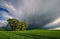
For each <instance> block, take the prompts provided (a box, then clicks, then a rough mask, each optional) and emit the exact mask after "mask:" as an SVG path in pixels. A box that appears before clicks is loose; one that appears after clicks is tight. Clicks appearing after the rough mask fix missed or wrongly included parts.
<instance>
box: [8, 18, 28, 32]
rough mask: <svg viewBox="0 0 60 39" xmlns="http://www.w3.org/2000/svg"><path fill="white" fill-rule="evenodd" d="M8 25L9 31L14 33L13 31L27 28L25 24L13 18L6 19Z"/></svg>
mask: <svg viewBox="0 0 60 39" xmlns="http://www.w3.org/2000/svg"><path fill="white" fill-rule="evenodd" d="M7 21H8V24H9V25H10V26H11V30H13V31H15V30H25V29H27V28H28V25H27V23H25V22H22V21H19V20H17V19H15V18H13V19H8V20H7Z"/></svg>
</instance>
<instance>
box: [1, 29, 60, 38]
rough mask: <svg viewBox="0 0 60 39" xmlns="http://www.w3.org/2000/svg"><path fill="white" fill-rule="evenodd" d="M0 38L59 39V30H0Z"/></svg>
mask: <svg viewBox="0 0 60 39" xmlns="http://www.w3.org/2000/svg"><path fill="white" fill-rule="evenodd" d="M0 39H60V31H59V30H24V31H0Z"/></svg>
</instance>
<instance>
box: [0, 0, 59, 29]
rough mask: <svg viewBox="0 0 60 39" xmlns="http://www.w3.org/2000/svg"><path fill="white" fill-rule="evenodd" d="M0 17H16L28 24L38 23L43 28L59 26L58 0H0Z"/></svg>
mask: <svg viewBox="0 0 60 39" xmlns="http://www.w3.org/2000/svg"><path fill="white" fill-rule="evenodd" d="M0 5H1V7H3V8H5V9H6V10H8V11H9V13H7V12H6V11H1V9H0V12H1V15H0V19H2V20H3V18H4V19H8V18H13V17H15V18H18V19H19V20H22V21H25V22H27V23H29V24H38V25H41V26H44V28H49V29H50V28H54V29H57V28H59V27H60V26H59V24H60V21H59V20H60V0H0Z"/></svg>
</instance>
